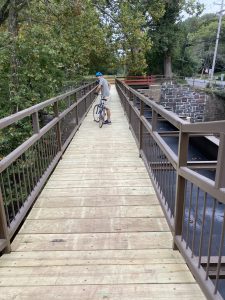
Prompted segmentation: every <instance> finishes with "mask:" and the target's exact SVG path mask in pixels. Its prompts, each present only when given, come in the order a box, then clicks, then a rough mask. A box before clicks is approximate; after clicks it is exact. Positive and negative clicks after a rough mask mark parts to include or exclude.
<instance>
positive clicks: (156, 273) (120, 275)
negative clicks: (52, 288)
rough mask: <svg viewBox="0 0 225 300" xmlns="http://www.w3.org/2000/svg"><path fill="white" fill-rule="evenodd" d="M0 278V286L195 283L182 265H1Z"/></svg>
mask: <svg viewBox="0 0 225 300" xmlns="http://www.w3.org/2000/svg"><path fill="white" fill-rule="evenodd" d="M8 274H12V275H10V277H9V276H8ZM134 274H135V276H134ZM18 276H19V280H18V279H17V278H18ZM0 277H1V280H0V286H23V285H26V286H43V285H46V286H48V285H54V284H55V283H58V284H60V285H82V284H83V285H86V284H99V285H102V284H117V285H118V284H137V283H141V284H143V283H157V284H159V283H170V284H171V283H193V282H195V280H194V278H193V276H192V275H191V273H190V271H189V269H188V268H187V266H186V265H185V264H164V265H162V264H153V265H119V266H118V265H101V266H98V265H95V266H92V265H90V266H85V267H83V266H63V267H61V266H48V267H47V266H45V267H35V268H30V267H17V268H9V267H2V268H0Z"/></svg>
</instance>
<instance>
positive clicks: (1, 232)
mask: <svg viewBox="0 0 225 300" xmlns="http://www.w3.org/2000/svg"><path fill="white" fill-rule="evenodd" d="M3 201H4V200H3V196H2V191H1V188H0V239H4V240H6V247H5V249H4V252H5V253H9V252H11V245H10V238H9V232H8V226H7V222H6V215H5V209H4V203H3Z"/></svg>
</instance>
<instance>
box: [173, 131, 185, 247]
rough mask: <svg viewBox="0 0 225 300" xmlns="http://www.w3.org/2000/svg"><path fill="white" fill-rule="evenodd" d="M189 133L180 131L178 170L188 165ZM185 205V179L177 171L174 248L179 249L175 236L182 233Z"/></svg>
mask: <svg viewBox="0 0 225 300" xmlns="http://www.w3.org/2000/svg"><path fill="white" fill-rule="evenodd" d="M188 145H189V135H188V133H184V132H182V131H180V134H179V149H178V158H179V160H178V166H177V168H178V170H179V168H180V167H181V166H185V165H187V157H188ZM184 205H185V179H184V178H183V177H182V176H180V175H179V173H178V172H177V183H176V198H175V215H174V232H173V235H174V239H173V249H174V250H178V248H177V245H176V243H175V236H177V235H181V234H182V226H183V211H184Z"/></svg>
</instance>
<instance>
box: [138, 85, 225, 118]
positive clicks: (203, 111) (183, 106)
mask: <svg viewBox="0 0 225 300" xmlns="http://www.w3.org/2000/svg"><path fill="white" fill-rule="evenodd" d="M138 91H139V92H140V93H141V94H143V95H145V96H146V97H148V98H149V99H150V100H154V101H155V102H158V103H159V104H161V105H162V106H164V107H165V108H166V109H168V110H171V111H173V112H175V113H176V114H177V115H178V116H180V117H183V118H188V117H189V118H190V121H191V122H207V121H216V120H225V100H224V99H222V98H220V97H218V96H216V95H210V94H206V93H205V92H201V91H199V90H195V89H193V87H190V86H189V85H179V84H175V83H171V82H170V83H168V82H167V83H163V84H162V85H153V86H150V88H149V89H139V90H138Z"/></svg>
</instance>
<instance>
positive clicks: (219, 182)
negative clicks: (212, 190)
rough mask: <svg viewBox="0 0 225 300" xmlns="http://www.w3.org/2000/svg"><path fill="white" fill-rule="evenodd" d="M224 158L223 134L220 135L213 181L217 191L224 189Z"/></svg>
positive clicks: (224, 136)
mask: <svg viewBox="0 0 225 300" xmlns="http://www.w3.org/2000/svg"><path fill="white" fill-rule="evenodd" d="M224 158H225V134H224V133H221V134H220V144H219V152H218V159H217V167H216V180H215V187H216V188H219V189H220V188H225V165H224V162H223V160H224Z"/></svg>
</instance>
